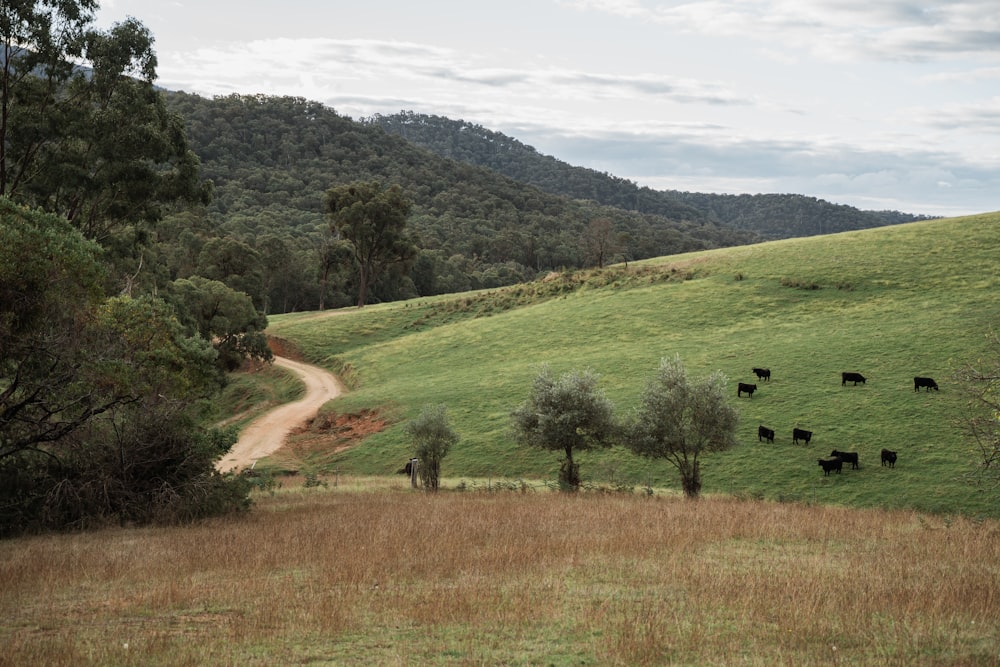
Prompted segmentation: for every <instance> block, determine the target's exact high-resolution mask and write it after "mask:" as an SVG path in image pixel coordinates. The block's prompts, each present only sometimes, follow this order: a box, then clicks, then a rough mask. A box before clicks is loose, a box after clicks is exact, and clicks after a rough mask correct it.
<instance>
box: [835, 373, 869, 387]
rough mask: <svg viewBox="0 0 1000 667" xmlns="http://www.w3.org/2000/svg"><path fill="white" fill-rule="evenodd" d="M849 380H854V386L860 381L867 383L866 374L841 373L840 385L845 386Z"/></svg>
mask: <svg viewBox="0 0 1000 667" xmlns="http://www.w3.org/2000/svg"><path fill="white" fill-rule="evenodd" d="M848 382H853V383H854V386H855V387H857V386H858V383H859V382H860V383H861V384H864V383H865V376H864V375H862V374H861V373H841V374H840V386H841V387H843V386H844V385H846V384H847V383H848Z"/></svg>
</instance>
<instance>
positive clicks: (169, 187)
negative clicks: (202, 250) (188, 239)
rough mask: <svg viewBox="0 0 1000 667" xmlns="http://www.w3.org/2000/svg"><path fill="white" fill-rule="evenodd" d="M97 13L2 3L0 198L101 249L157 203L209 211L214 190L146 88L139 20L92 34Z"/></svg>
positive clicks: (148, 58)
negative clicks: (52, 219) (36, 211)
mask: <svg viewBox="0 0 1000 667" xmlns="http://www.w3.org/2000/svg"><path fill="white" fill-rule="evenodd" d="M96 8H97V2H96V1H95V0H20V1H18V2H4V3H2V4H0V43H2V46H0V59H2V62H0V88H2V92H3V95H2V99H0V195H4V196H8V197H10V198H11V199H13V200H14V201H16V202H18V203H22V204H26V205H30V206H38V207H41V208H43V209H45V210H47V211H50V212H53V213H56V214H58V215H61V216H63V217H65V218H66V219H68V220H70V221H71V222H72V223H73V225H74V226H75V227H76V228H77V229H80V230H81V231H83V233H84V235H85V236H86V237H87V238H90V239H96V240H98V241H100V242H101V243H102V245H107V244H108V243H109V241H110V240H111V236H112V234H114V233H115V232H117V231H120V230H122V229H124V228H127V227H129V226H134V225H138V224H139V223H143V222H151V221H155V220H158V219H159V218H160V217H161V215H162V210H161V206H163V205H164V204H167V203H173V202H177V201H187V202H207V201H208V197H209V193H210V185H209V184H201V183H199V178H198V173H199V161H198V158H197V157H196V156H195V154H194V152H193V151H191V150H190V149H189V147H188V144H187V139H186V136H185V133H184V128H183V125H182V123H181V121H180V119H179V117H177V116H175V115H173V114H171V113H169V112H168V111H167V109H166V106H165V104H164V102H163V97H162V95H161V94H160V92H159V91H158V90H157V89H156V88H155V87H154V85H153V81H154V80H155V78H156V55H155V53H154V52H153V37H152V35H151V34H150V33H149V31H148V30H147V29H146V28H145V27H144V26H143V25H142V24H141V23H139V22H138V21H136V20H135V19H128V20H126V21H125V22H123V23H119V24H115V25H114V26H113V27H112V28H111V29H110V30H108V31H106V32H103V31H100V30H96V29H94V28H93V27H92V23H93V21H94V10H95V9H96Z"/></svg>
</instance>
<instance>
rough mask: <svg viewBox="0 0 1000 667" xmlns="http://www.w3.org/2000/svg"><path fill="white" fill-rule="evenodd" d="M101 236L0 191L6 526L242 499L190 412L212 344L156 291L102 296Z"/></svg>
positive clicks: (140, 516)
mask: <svg viewBox="0 0 1000 667" xmlns="http://www.w3.org/2000/svg"><path fill="white" fill-rule="evenodd" d="M98 257H99V249H98V247H97V246H96V244H95V243H93V242H90V241H87V240H86V239H84V238H83V235H82V234H81V233H80V232H79V230H76V229H74V228H73V227H72V226H71V225H70V224H69V222H68V221H67V220H66V219H65V218H61V217H58V216H54V215H51V214H45V213H42V212H39V211H37V210H28V209H25V208H22V207H18V206H16V205H14V204H12V203H11V202H10V201H9V200H7V199H6V198H2V197H0V536H6V535H12V534H17V533H21V532H25V531H29V530H41V529H52V528H68V527H76V528H79V527H85V526H89V525H95V524H100V523H104V522H107V521H114V522H119V521H138V522H148V521H153V520H171V521H175V520H179V519H185V518H193V517H195V516H206V515H209V514H214V513H222V512H226V511H230V510H233V509H243V508H245V507H246V506H247V493H248V492H249V487H248V486H246V485H245V483H244V482H243V481H241V480H238V479H235V478H223V477H222V476H220V475H219V474H218V473H216V472H215V469H214V466H213V463H214V461H215V460H217V459H218V458H219V457H221V456H222V454H223V453H224V452H225V449H226V448H227V447H228V446H229V445H230V444H231V443H232V438H231V435H230V434H227V433H223V432H217V431H214V430H212V429H205V428H203V427H201V426H199V425H198V417H199V416H200V413H199V410H200V409H201V406H202V405H203V404H204V401H205V400H206V399H207V398H209V397H211V396H212V395H214V394H215V393H217V392H218V390H219V388H220V382H221V375H220V373H219V372H218V371H217V369H216V367H215V360H216V352H215V350H214V349H213V348H212V346H211V343H210V342H209V341H208V340H206V339H203V338H201V337H192V336H188V335H187V334H186V332H184V331H183V329H182V327H181V325H180V323H179V322H178V321H177V319H176V317H175V316H174V311H173V309H172V308H171V307H170V306H169V305H168V304H167V303H165V302H164V301H162V300H160V299H156V298H153V297H144V298H140V299H132V298H130V297H126V296H118V297H113V298H110V299H105V298H103V297H102V295H101V290H100V286H101V284H102V282H103V280H102V279H103V276H104V272H103V270H102V266H101V264H100V262H99V261H98Z"/></svg>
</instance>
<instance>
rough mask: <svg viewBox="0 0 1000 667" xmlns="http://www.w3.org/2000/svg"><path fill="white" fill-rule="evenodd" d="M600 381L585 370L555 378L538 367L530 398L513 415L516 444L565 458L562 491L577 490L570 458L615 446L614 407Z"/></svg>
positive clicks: (575, 471) (576, 468)
mask: <svg viewBox="0 0 1000 667" xmlns="http://www.w3.org/2000/svg"><path fill="white" fill-rule="evenodd" d="M598 379H599V377H598V376H597V375H596V374H594V373H593V372H591V371H589V370H587V371H571V372H568V373H564V374H563V375H561V376H559V377H554V376H553V375H552V371H551V369H550V368H549V366H547V365H545V366H542V368H541V370H540V371H539V373H538V375H537V376H536V377H535V380H534V383H533V385H532V388H531V395H530V396H529V397H528V399H527V400H526V401H525V402H524V403H523V404H521V405H520V406H519V407H518V408H517V409H516V410H514V411H513V412H512V413H511V417H512V420H513V430H514V437H515V438H516V439H517V440H518V441H519V442H521V443H522V444H525V445H528V446H531V447H538V448H540V449H547V450H550V451H555V452H562V453H563V455H564V458H563V462H562V465H561V466H560V469H559V486H560V488H562V489H563V490H566V491H576V490H577V489H578V488H579V487H580V464H578V463H576V461H574V459H573V456H574V454H575V453H576V452H581V451H587V450H590V449H595V448H598V447H609V446H611V444H612V443H613V439H614V435H615V431H616V425H615V421H614V406H613V405H612V403H611V401H610V400H608V399H607V398H606V397H605V396H604V392H603V391H601V390H600V389H599V388H598V386H597V382H598Z"/></svg>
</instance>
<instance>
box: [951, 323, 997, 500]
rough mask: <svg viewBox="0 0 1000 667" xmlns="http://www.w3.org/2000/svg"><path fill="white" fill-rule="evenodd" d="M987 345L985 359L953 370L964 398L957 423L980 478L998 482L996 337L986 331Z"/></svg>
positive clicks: (994, 482) (995, 483) (994, 334)
mask: <svg viewBox="0 0 1000 667" xmlns="http://www.w3.org/2000/svg"><path fill="white" fill-rule="evenodd" d="M989 344H990V352H989V354H988V355H987V356H986V357H985V358H983V359H980V360H979V361H977V362H975V363H969V364H966V365H965V366H963V367H962V368H961V369H959V371H958V372H957V373H956V381H957V382H958V385H959V386H960V387H961V388H962V390H963V392H964V393H965V396H966V399H967V400H966V408H965V413H964V415H963V417H962V418H961V420H960V421H959V426H960V428H961V429H962V430H963V431H964V432H965V434H966V435H967V436H968V437H969V439H970V440H971V441H972V442H974V443H975V446H976V450H977V452H976V454H977V458H978V463H979V475H980V480H981V481H987V480H988V481H991V482H992V483H993V484H994V485H1000V337H998V335H997V334H996V333H990V334H989Z"/></svg>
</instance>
